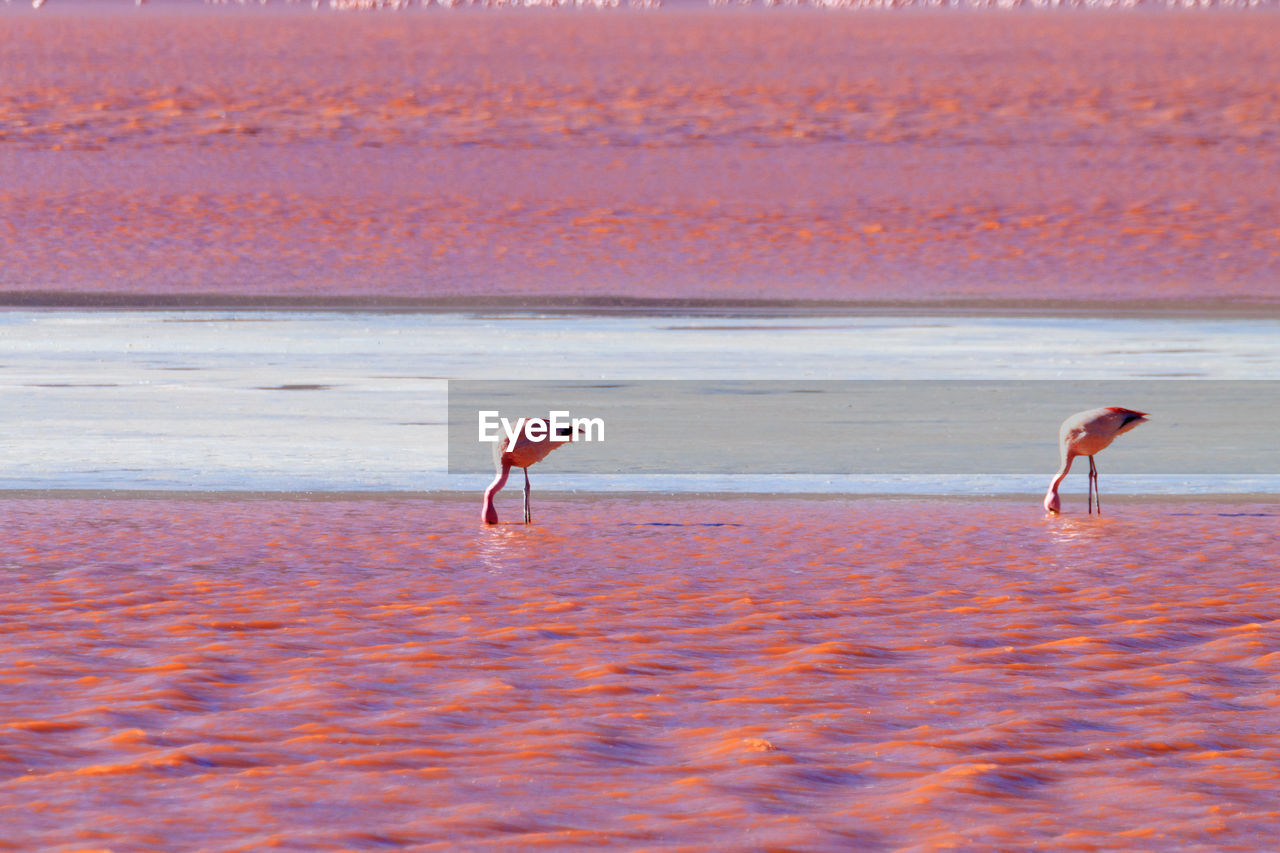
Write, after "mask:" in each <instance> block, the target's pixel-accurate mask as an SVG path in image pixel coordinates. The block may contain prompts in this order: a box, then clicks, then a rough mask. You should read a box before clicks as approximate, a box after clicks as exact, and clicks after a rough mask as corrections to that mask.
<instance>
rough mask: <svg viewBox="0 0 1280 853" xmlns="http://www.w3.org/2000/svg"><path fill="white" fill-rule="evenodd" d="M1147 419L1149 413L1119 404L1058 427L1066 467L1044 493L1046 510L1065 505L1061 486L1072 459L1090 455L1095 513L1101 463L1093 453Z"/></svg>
mask: <svg viewBox="0 0 1280 853" xmlns="http://www.w3.org/2000/svg"><path fill="white" fill-rule="evenodd" d="M1146 422H1147V413H1146V412H1135V411H1134V410H1133V409H1122V408H1121V407H1119V406H1107V407H1105V408H1102V409H1090V410H1089V411H1087V412H1076V413H1075V414H1074V415H1072V416H1071V417H1069V418H1067V419H1066V420H1065V421H1063V422H1062V426H1061V427H1060V428H1059V429H1058V444H1059V446H1060V448H1061V450H1062V467H1061V468H1059V469H1058V473H1057V474H1055V475H1054V477H1053V482H1052V483H1050V484H1049V491H1048V492H1047V493H1046V494H1045V496H1044V508H1045V511H1046V512H1057V511H1058V510H1060V509H1061V508H1062V503H1061V502H1060V501H1059V500H1058V486H1059V485H1060V484H1061V483H1062V480H1063V478H1064V477H1066V476H1067V472H1068V471H1070V470H1071V461H1072V460H1073V459H1075V458H1076V457H1077V456H1088V457H1089V514H1090V515H1092V514H1093V501H1094V496H1095V495H1098V466H1097V465H1096V464H1094V461H1093V455H1094V454H1095V453H1098V452H1099V451H1101V450H1105V449H1106V448H1107V446H1108V445H1110V444H1111V442H1113V441H1115V438H1116V436H1117V435H1121V434H1122V433H1126V432H1128V431H1129V430H1131V429H1133V428H1134V427H1136V426H1137V425H1138V424H1142V423H1146ZM1098 515H1102V496H1101V495H1098Z"/></svg>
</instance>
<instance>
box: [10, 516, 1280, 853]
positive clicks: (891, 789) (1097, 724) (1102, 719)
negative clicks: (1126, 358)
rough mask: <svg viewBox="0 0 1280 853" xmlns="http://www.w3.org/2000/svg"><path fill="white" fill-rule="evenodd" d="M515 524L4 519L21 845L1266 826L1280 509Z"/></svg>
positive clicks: (1270, 831) (705, 840)
mask: <svg viewBox="0 0 1280 853" xmlns="http://www.w3.org/2000/svg"><path fill="white" fill-rule="evenodd" d="M517 504H518V500H517V501H516V502H515V503H512V502H510V501H507V502H502V503H500V506H502V508H503V509H504V511H507V510H514V509H515V508H516V505H517ZM534 509H535V520H536V521H537V524H536V525H534V526H532V527H527V528H526V527H523V526H510V525H500V526H499V527H497V528H493V529H485V528H483V527H482V526H480V525H479V524H477V523H476V522H477V515H478V511H479V506H478V502H476V501H464V502H459V501H453V500H439V499H436V500H396V501H385V500H368V501H345V500H340V501H287V500H269V501H240V502H237V501H220V500H164V501H161V500H67V499H60V500H34V499H5V500H2V501H0V528H2V529H3V530H4V531H5V536H4V537H3V538H2V539H0V567H2V568H3V571H4V573H5V576H6V578H7V582H6V583H5V586H4V590H3V592H0V612H3V614H4V616H5V618H3V619H0V624H3V632H4V634H5V642H4V644H3V648H0V680H3V683H4V686H5V689H4V690H3V691H0V708H2V709H3V713H2V716H3V719H4V720H5V722H4V723H3V724H2V725H0V776H2V777H3V781H0V790H2V791H3V792H4V796H2V797H0V823H3V825H4V826H5V832H4V833H3V839H0V849H12V850H30V849H37V848H39V849H54V848H60V847H64V846H65V847H67V848H71V847H84V848H90V847H91V848H95V849H96V848H105V849H117V850H123V849H128V850H174V849H197V848H198V849H210V850H261V849H273V848H285V849H308V850H330V849H359V850H373V849H399V848H404V847H411V846H412V847H415V848H418V849H440V850H445V849H458V847H459V846H462V847H467V848H475V849H478V848H488V847H497V848H501V849H512V850H517V849H573V848H578V847H591V848H599V847H614V848H620V849H709V848H711V847H714V848H715V849H718V850H760V849H765V848H776V849H804V850H849V849H858V850H890V849H937V848H939V847H943V846H946V845H958V846H960V847H962V848H964V849H974V850H982V849H1005V850H1007V849H1027V848H1030V847H1032V846H1040V845H1043V846H1048V847H1052V848H1053V849H1080V850H1085V849H1096V848H1097V846H1098V845H1102V846H1103V847H1109V848H1112V849H1114V848H1116V847H1123V848H1124V849H1130V850H1169V849H1181V850H1206V851H1208V850H1223V849H1237V850H1259V851H1261V850H1269V849H1271V847H1272V846H1273V843H1272V839H1273V838H1274V837H1275V836H1276V835H1277V833H1280V812H1278V810H1277V808H1276V795H1275V789H1276V787H1277V784H1278V782H1280V779H1278V778H1277V770H1276V768H1277V766H1280V764H1278V761H1280V752H1278V750H1277V743H1276V739H1275V732H1276V730H1277V726H1280V692H1278V690H1277V687H1278V685H1280V681H1278V679H1280V655H1278V654H1277V653H1276V648H1277V642H1278V641H1280V633H1278V628H1277V626H1280V609H1278V608H1277V603H1276V598H1275V595H1274V577H1275V573H1276V569H1277V564H1276V556H1275V555H1276V552H1277V545H1278V544H1280V543H1278V542H1277V534H1278V533H1280V525H1277V517H1278V516H1277V513H1280V510H1278V509H1277V507H1276V506H1275V505H1274V503H1252V504H1250V503H1204V502H1175V503H1164V504H1141V503H1121V504H1118V505H1115V506H1114V507H1109V514H1108V515H1107V516H1105V517H1103V518H1097V517H1093V518H1090V517H1087V516H1081V515H1067V516H1063V517H1057V518H1045V517H1044V516H1043V515H1042V514H1041V512H1040V511H1039V508H1038V507H1037V506H1035V505H1034V502H1032V503H1031V504H1027V505H1024V504H1021V503H1001V502H975V501H966V502H956V503H945V502H940V501H884V500H854V501H850V500H834V501H817V500H797V499H768V500H754V499H751V500H741V499H740V500H709V499H670V498H667V499H662V498H653V499H630V500H615V499H611V498H607V497H596V498H593V499H589V500H588V499H585V498H584V499H578V500H572V501H566V500H546V501H540V502H538V503H535V507H534Z"/></svg>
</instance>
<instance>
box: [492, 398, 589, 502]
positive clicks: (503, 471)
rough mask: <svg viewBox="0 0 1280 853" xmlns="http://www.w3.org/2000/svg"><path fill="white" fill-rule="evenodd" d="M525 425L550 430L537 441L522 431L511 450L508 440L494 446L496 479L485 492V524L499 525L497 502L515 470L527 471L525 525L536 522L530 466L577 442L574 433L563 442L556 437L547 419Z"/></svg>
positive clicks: (496, 442) (533, 420)
mask: <svg viewBox="0 0 1280 853" xmlns="http://www.w3.org/2000/svg"><path fill="white" fill-rule="evenodd" d="M525 423H526V424H528V423H543V424H546V428H545V429H544V430H543V432H544V434H545V435H544V437H543V438H540V439H538V440H537V441H534V440H531V439H530V438H529V437H528V435H527V434H526V433H525V431H524V429H521V430H520V434H519V436H517V438H516V442H515V445H514V446H513V447H512V448H511V449H510V450H508V449H507V440H506V438H505V437H503V438H501V439H500V440H498V441H495V442H494V443H493V467H494V471H495V477H494V479H493V482H492V483H490V484H489V488H487V489H485V490H484V508H483V510H482V511H481V518H482V519H483V520H484V523H485V524H497V523H498V510H497V508H496V507H494V505H493V499H494V496H495V495H496V494H497V493H498V492H499V491H501V489H502V487H503V486H505V485H506V484H507V477H508V476H509V475H510V474H511V469H512V468H521V469H523V470H524V523H525V524H530V523H531V522H532V521H533V516H532V514H531V513H530V511H529V466H530V465H533V464H535V463H537V462H541V461H542V460H543V459H546V458H547V454H549V453H550V452H551V451H553V450H555V449H556V448H557V447H559V446H560V445H562V444H568V443H569V442H570V441H573V435H572V434H570V435H569V437H567V438H565V439H563V440H556V439H554V438H552V437H551V428H550V424H547V423H546V421H545V420H544V419H543V418H526V419H525Z"/></svg>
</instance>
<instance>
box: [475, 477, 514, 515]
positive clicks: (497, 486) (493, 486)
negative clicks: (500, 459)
mask: <svg viewBox="0 0 1280 853" xmlns="http://www.w3.org/2000/svg"><path fill="white" fill-rule="evenodd" d="M510 473H511V466H510V465H503V466H502V469H501V470H500V471H498V476H496V477H494V478H493V482H492V483H490V484H489V488H487V489H485V490H484V508H483V509H482V510H481V513H480V517H481V518H482V519H483V520H484V523H485V524H497V523H498V510H497V509H496V508H495V507H494V505H493V496H494V495H496V494H497V493H498V492H499V491H500V490H501V489H502V487H503V486H505V485H506V484H507V476H508V475H509V474H510Z"/></svg>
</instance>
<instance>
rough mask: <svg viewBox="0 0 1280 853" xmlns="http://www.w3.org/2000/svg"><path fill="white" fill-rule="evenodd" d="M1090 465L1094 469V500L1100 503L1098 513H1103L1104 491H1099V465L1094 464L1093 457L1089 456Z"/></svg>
mask: <svg viewBox="0 0 1280 853" xmlns="http://www.w3.org/2000/svg"><path fill="white" fill-rule="evenodd" d="M1089 467H1090V469H1091V470H1092V471H1093V502H1094V503H1096V504H1097V505H1098V515H1102V492H1100V491H1098V466H1097V465H1094V464H1093V457H1092V456H1090V457H1089Z"/></svg>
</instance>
